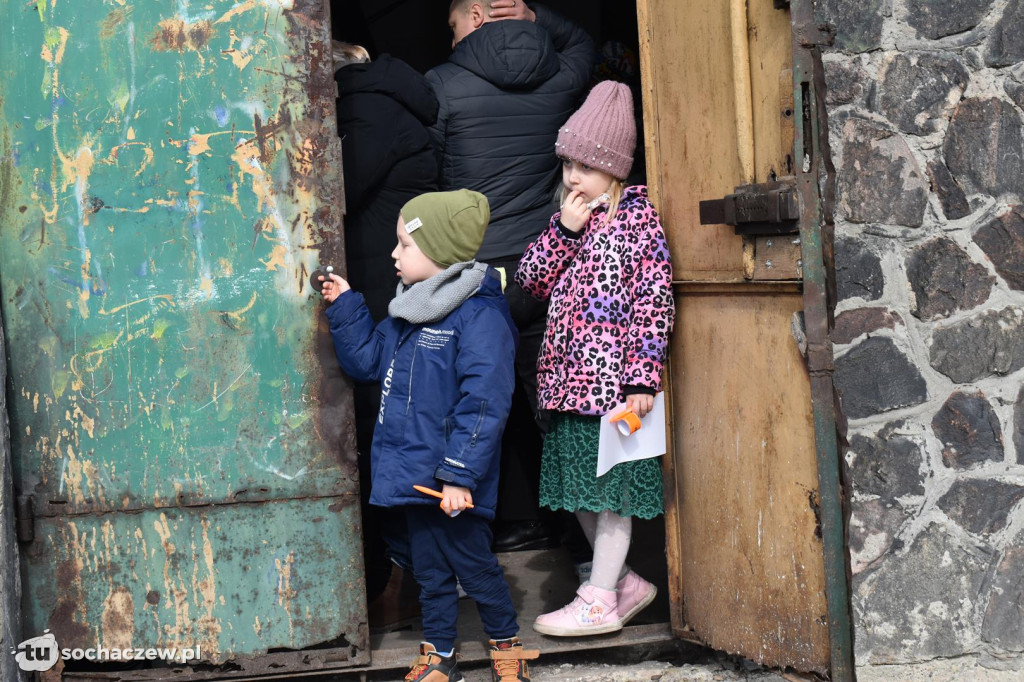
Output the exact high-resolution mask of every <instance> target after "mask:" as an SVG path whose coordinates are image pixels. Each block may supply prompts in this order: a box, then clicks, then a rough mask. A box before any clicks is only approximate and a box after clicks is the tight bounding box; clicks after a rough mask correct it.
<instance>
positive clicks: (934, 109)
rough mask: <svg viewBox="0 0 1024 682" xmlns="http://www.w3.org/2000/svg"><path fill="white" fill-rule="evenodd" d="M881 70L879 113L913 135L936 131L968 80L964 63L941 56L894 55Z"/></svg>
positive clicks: (933, 53) (928, 53)
mask: <svg viewBox="0 0 1024 682" xmlns="http://www.w3.org/2000/svg"><path fill="white" fill-rule="evenodd" d="M883 70H884V76H883V80H882V87H881V90H880V92H881V97H880V108H881V111H882V113H883V114H885V115H886V117H888V118H889V120H890V121H892V122H893V123H895V124H896V127H897V128H899V129H900V130H902V131H903V132H905V133H912V134H914V135H927V134H929V133H933V132H935V131H937V130H939V129H940V127H941V124H942V123H943V122H945V120H947V119H948V118H949V116H950V114H951V112H952V111H953V107H954V106H955V105H956V103H957V102H958V101H959V99H960V95H962V94H963V91H964V88H966V87H967V82H968V81H969V80H970V74H969V73H968V72H967V67H965V66H964V64H963V62H962V61H960V59H958V58H957V57H956V55H953V54H950V53H943V52H906V53H897V54H895V55H892V56H890V57H889V58H888V59H887V60H886V63H885V66H884V67H883Z"/></svg>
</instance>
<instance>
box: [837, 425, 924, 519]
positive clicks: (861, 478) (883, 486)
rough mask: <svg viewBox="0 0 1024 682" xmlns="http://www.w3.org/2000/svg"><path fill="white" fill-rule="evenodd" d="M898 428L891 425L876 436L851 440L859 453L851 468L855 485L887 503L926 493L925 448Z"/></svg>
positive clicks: (852, 449) (852, 448) (859, 489)
mask: <svg viewBox="0 0 1024 682" xmlns="http://www.w3.org/2000/svg"><path fill="white" fill-rule="evenodd" d="M894 431H895V425H893V424H888V425H886V426H885V428H883V429H882V430H881V431H879V432H878V434H877V435H875V436H873V437H868V436H861V435H854V436H853V437H852V438H851V439H850V450H851V451H852V452H853V453H855V454H856V457H855V458H854V460H853V464H852V465H851V467H850V474H851V478H852V480H853V486H854V488H855V489H856V490H858V491H860V492H864V493H869V494H872V495H878V496H879V497H881V498H882V499H883V500H884V501H886V502H892V501H894V500H895V499H896V498H898V497H904V496H906V495H923V494H924V483H923V482H922V474H921V463H922V462H923V461H924V455H923V454H922V452H921V447H920V446H919V445H918V444H917V443H916V442H915V441H914V440H912V439H910V438H907V437H905V436H899V435H896V434H895V433H894Z"/></svg>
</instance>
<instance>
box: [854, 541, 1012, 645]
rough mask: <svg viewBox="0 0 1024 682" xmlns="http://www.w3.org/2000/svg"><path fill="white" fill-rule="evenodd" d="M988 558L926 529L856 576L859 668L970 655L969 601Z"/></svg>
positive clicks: (976, 591)
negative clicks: (906, 546) (901, 549)
mask: <svg viewBox="0 0 1024 682" xmlns="http://www.w3.org/2000/svg"><path fill="white" fill-rule="evenodd" d="M991 560H992V555H991V552H990V551H988V550H986V549H985V548H982V547H975V546H963V545H961V544H960V543H958V542H957V540H956V539H955V538H954V537H952V536H950V535H948V534H947V533H946V532H945V530H944V529H943V528H942V527H941V526H939V525H937V524H931V525H930V526H928V527H927V528H926V529H925V530H924V531H922V532H921V534H920V535H918V536H917V538H916V539H915V540H914V542H913V544H912V545H911V546H910V549H909V550H907V552H906V553H904V554H902V555H900V554H897V555H893V556H889V557H887V558H885V559H883V560H882V561H881V565H880V566H879V567H878V569H876V570H875V571H873V572H870V573H862V574H861V575H860V576H854V599H853V600H854V608H855V609H856V611H857V615H858V624H859V627H858V629H857V639H856V647H857V648H856V658H857V661H858V663H860V664H864V663H875V664H879V663H903V662H907V661H920V660H927V659H930V658H935V657H939V656H959V655H961V654H963V653H965V652H967V651H970V650H971V646H972V644H971V643H972V641H973V640H974V639H975V638H977V631H978V627H979V626H978V624H977V623H976V622H975V618H974V613H973V607H972V604H974V603H977V601H978V599H979V593H980V591H981V588H982V585H983V582H984V576H985V571H986V570H987V568H988V566H989V564H990V563H991ZM935 604H939V605H941V606H940V607H939V608H934V607H933V605H935Z"/></svg>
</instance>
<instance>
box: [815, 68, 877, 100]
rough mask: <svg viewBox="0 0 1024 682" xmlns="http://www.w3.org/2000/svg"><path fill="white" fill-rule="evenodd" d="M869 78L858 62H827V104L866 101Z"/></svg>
mask: <svg viewBox="0 0 1024 682" xmlns="http://www.w3.org/2000/svg"><path fill="white" fill-rule="evenodd" d="M867 88H868V76H867V74H866V73H865V72H864V69H862V68H860V65H859V64H857V63H856V62H845V61H843V62H838V61H828V62H825V102H826V103H828V104H832V105H841V104H853V103H854V102H861V101H863V99H864V93H865V91H866V90H867Z"/></svg>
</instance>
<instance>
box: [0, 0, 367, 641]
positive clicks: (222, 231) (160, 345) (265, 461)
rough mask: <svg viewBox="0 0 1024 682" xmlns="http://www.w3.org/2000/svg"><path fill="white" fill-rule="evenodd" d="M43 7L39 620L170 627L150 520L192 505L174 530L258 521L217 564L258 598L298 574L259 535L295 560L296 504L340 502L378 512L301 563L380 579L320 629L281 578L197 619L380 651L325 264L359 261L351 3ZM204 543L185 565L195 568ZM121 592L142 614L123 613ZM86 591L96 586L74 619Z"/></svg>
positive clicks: (15, 288) (1, 87)
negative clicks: (339, 14) (337, 34)
mask: <svg viewBox="0 0 1024 682" xmlns="http://www.w3.org/2000/svg"><path fill="white" fill-rule="evenodd" d="M36 9H37V12H38V21H37V19H36V13H33V12H31V11H28V12H26V11H25V10H26V7H25V4H24V3H23V2H18V1H17V0H0V25H3V26H4V27H5V30H4V31H3V33H2V34H0V102H2V105H0V153H2V156H0V180H2V188H0V192H2V194H0V295H2V300H0V306H2V308H3V316H4V325H5V332H6V334H7V339H8V344H9V345H8V349H9V354H10V360H11V362H10V367H9V369H10V378H9V386H10V387H12V392H11V395H10V400H9V404H8V409H9V410H10V417H11V426H12V450H13V452H14V453H15V475H16V481H17V485H18V487H19V490H20V492H21V493H23V494H27V495H31V496H32V497H33V500H34V511H35V514H36V516H37V519H38V523H37V525H38V526H39V529H38V530H37V533H36V535H37V537H39V538H41V539H40V540H37V543H36V544H37V545H38V544H39V543H46V549H45V551H43V550H41V549H39V548H37V547H35V546H33V548H32V551H30V552H29V553H30V554H31V555H32V556H33V559H32V560H31V562H32V563H31V566H32V569H33V570H31V571H29V572H28V573H27V575H28V578H27V580H26V582H27V585H26V594H27V595H29V596H28V600H27V602H26V617H27V623H26V628H27V630H30V631H33V632H34V631H39V632H41V631H42V629H43V628H47V627H49V628H50V629H51V630H53V631H54V632H58V628H66V629H68V631H67V632H65V633H64V634H65V636H66V637H77V636H79V635H80V636H82V637H92V638H96V637H104V638H105V637H113V638H117V637H123V636H129V637H130V638H132V641H133V642H135V643H136V644H137V645H139V646H148V645H149V644H153V643H158V642H162V641H166V636H167V634H166V631H165V630H162V629H161V627H162V626H161V625H160V624H159V622H158V621H160V622H162V617H161V618H156V619H155V620H154V618H153V615H154V609H153V608H152V605H150V607H146V606H145V604H146V600H145V597H146V594H147V591H146V589H147V588H146V586H145V585H143V584H142V583H144V582H146V581H149V582H154V581H156V579H157V578H158V577H159V576H160V571H159V570H157V568H154V567H152V566H151V567H149V568H146V571H147V576H149V577H148V578H147V579H146V580H142V579H141V578H138V577H137V576H136V574H137V573H138V571H139V570H141V569H140V567H141V566H142V565H143V564H147V565H148V563H147V562H151V561H155V560H156V559H154V555H152V553H150V554H147V555H145V556H143V555H141V554H139V551H140V546H141V545H139V544H138V543H137V542H136V541H135V540H134V539H133V538H134V535H132V532H131V531H132V529H134V528H136V526H137V524H138V523H139V519H140V514H141V515H142V516H144V517H145V518H151V517H153V515H160V514H167V515H172V514H173V515H176V518H180V524H179V525H178V526H177V527H170V529H169V531H168V532H169V536H168V537H167V538H166V540H165V542H167V543H170V544H171V545H174V546H177V547H193V544H194V541H195V535H194V534H195V532H196V528H198V527H200V526H201V525H202V522H203V519H205V518H207V515H209V514H212V512H211V511H210V507H209V505H218V507H219V506H225V505H226V506H230V507H232V509H234V511H233V512H231V513H233V514H237V516H236V517H235V519H236V520H235V521H233V522H232V523H233V524H235V525H236V526H237V528H238V529H239V534H238V535H237V536H233V535H232V534H231V533H230V532H225V533H224V534H222V535H217V536H215V537H213V536H211V540H210V548H209V556H211V557H212V558H213V559H212V560H213V562H214V567H213V568H212V569H211V570H212V572H213V574H214V578H213V582H214V583H216V584H217V585H221V584H224V585H229V584H231V585H233V584H235V583H238V585H239V586H240V587H239V588H238V589H243V588H244V587H245V586H246V585H247V584H248V583H247V582H246V581H249V580H251V579H253V576H254V575H255V574H256V573H258V572H259V571H260V570H264V571H265V570H269V567H270V566H271V565H272V563H271V564H270V565H262V568H261V566H260V565H256V564H252V563H246V562H241V561H237V558H238V557H239V556H240V555H241V554H242V553H245V552H246V551H248V550H247V549H246V547H244V546H243V545H244V543H246V542H250V541H251V542H255V543H257V544H259V547H258V548H253V549H252V550H251V551H252V557H251V561H256V562H260V561H263V562H267V561H271V558H272V557H276V559H275V560H278V561H280V556H278V555H277V554H275V553H274V552H272V551H270V549H272V547H270V546H268V545H267V543H271V544H272V543H274V542H280V541H281V538H283V537H285V536H287V535H289V534H293V535H295V536H297V537H298V536H303V534H304V533H307V531H309V528H307V527H306V525H305V524H306V523H308V520H307V519H306V518H304V517H303V516H302V515H301V514H297V513H296V514H291V515H289V513H285V512H281V511H280V510H284V509H301V508H304V506H308V505H314V506H315V505H321V504H322V505H327V504H331V502H330V501H331V500H333V501H334V502H333V504H336V505H339V508H344V509H347V510H348V509H351V510H353V511H348V512H346V513H345V514H339V513H334V514H329V515H324V516H323V519H322V521H320V522H319V525H318V527H317V533H319V534H320V535H321V536H322V538H323V540H324V542H327V541H328V540H331V539H333V538H337V539H338V542H340V543H341V544H340V545H339V547H340V550H338V551H330V552H328V551H325V550H324V549H323V546H322V543H321V544H315V543H314V544H310V545H309V547H308V548H304V547H302V546H297V545H296V546H294V548H293V551H294V556H293V559H292V560H291V561H292V562H293V563H294V565H295V566H296V567H298V566H303V567H305V568H304V570H306V571H313V570H314V567H315V571H318V572H321V573H324V574H325V575H334V576H338V580H340V581H341V582H343V583H345V584H348V585H349V586H357V587H358V589H349V590H347V591H345V592H344V594H342V595H341V596H340V597H339V593H338V592H337V590H336V589H335V587H334V586H333V585H331V584H325V583H322V582H320V581H309V582H305V583H303V585H304V587H303V591H302V592H301V593H297V594H296V595H295V597H296V599H297V600H299V601H303V603H308V604H314V605H320V606H321V607H323V605H325V604H327V605H331V604H334V605H335V606H336V608H333V609H332V608H319V609H314V615H313V617H312V618H311V619H301V618H296V617H294V614H292V617H290V618H288V619H285V618H283V616H282V617H280V618H275V617H274V616H273V615H272V614H274V613H277V612H278V611H275V609H279V608H280V605H278V606H274V605H273V604H269V603H265V600H266V594H268V593H262V592H259V591H258V590H256V591H255V592H253V595H254V596H252V598H251V599H250V598H247V599H244V600H242V601H240V602H238V603H236V604H234V605H231V606H230V608H226V609H220V608H219V607H217V608H214V609H213V610H212V611H211V612H210V614H209V615H208V618H209V619H212V621H209V622H205V623H204V624H203V625H202V627H206V628H208V629H209V633H215V634H211V635H209V637H207V636H206V635H203V634H202V631H201V630H202V628H200V627H199V626H198V625H196V626H195V627H192V628H191V629H189V628H184V629H182V630H181V631H180V632H179V633H178V635H180V637H181V638H184V639H188V638H192V639H193V640H196V641H198V640H203V641H204V647H203V652H204V656H205V655H207V653H209V655H210V656H217V657H225V656H230V655H247V654H254V653H259V652H261V651H266V649H267V648H277V647H292V646H308V645H310V644H313V643H316V642H317V641H323V640H325V639H331V638H333V637H335V636H337V635H338V634H340V633H342V632H346V633H348V635H347V637H348V641H349V642H350V643H353V644H355V645H356V646H363V647H364V648H365V644H366V643H365V641H364V640H363V639H361V638H360V637H361V635H360V634H359V633H358V632H357V630H358V625H359V622H360V621H361V620H362V618H361V616H359V615H358V614H359V613H361V609H362V608H363V606H362V591H361V590H362V588H361V585H362V582H361V581H362V576H361V573H360V572H359V571H361V568H360V567H359V563H360V560H359V556H360V547H359V543H358V542H357V541H356V539H357V538H358V528H359V519H358V505H357V504H356V505H353V504H352V501H353V500H357V499H358V497H357V495H358V487H357V480H356V469H357V468H356V464H355V461H354V458H355V454H354V439H353V436H352V424H351V417H350V412H351V397H350V393H349V391H348V389H347V387H346V385H345V382H344V380H343V379H342V377H341V375H340V372H339V370H338V369H337V366H336V362H335V361H334V360H333V353H332V351H331V345H330V339H329V336H328V335H327V333H326V330H325V329H323V328H321V326H320V324H321V323H320V316H319V305H320V303H319V301H318V296H316V295H315V294H313V292H311V291H310V290H309V285H308V273H309V272H310V271H312V270H313V269H315V267H316V266H317V265H318V264H319V263H320V262H321V261H325V262H333V263H337V262H341V259H342V239H341V231H340V225H341V207H342V202H343V197H342V191H341V178H340V168H341V164H340V144H339V142H338V140H337V138H336V136H335V134H334V121H333V107H332V104H333V97H334V90H333V79H332V69H331V65H330V52H329V49H328V47H327V45H328V26H327V17H326V9H325V4H324V3H322V2H318V1H314V0H305V1H296V2H291V1H288V0H245V1H244V2H232V1H229V0H209V1H208V2H204V3H191V2H188V1H187V0H186V1H180V2H138V1H134V2H133V1H132V0H106V1H105V2H102V3H99V2H93V3H77V2H70V1H69V0H51V1H50V2H45V1H43V0H39V2H37V3H36ZM264 501H265V502H267V505H266V506H260V505H258V504H253V503H259V502H264ZM281 501H289V502H287V504H285V502H281ZM182 505H188V508H178V507H181V506H182ZM250 505H251V506H250ZM282 505H283V506H282ZM271 508H272V509H273V510H277V511H273V512H272V511H271ZM97 515H101V516H97ZM275 515H278V516H275ZM101 520H102V523H101ZM102 524H109V525H110V530H109V532H110V533H111V536H112V538H115V540H112V543H113V544H112V545H111V546H116V547H117V548H118V549H117V551H116V552H113V553H111V552H107V553H106V554H102V553H100V552H99V550H98V549H97V547H96V546H94V545H92V544H85V545H82V544H78V545H75V544H74V542H79V541H78V540H75V539H74V533H73V532H72V531H71V530H70V529H72V528H79V529H81V528H85V527H89V528H91V529H92V530H91V531H90V532H93V533H96V532H99V531H97V530H96V528H97V527H98V526H102ZM42 529H49V530H46V532H40V530H42ZM143 531H144V532H145V533H149V530H148V529H146V528H143ZM261 536H262V537H264V538H265V539H264V540H259V539H258V538H260V537H261ZM147 546H148V547H150V549H152V547H153V542H152V539H149V540H147ZM197 556H199V555H198V554H196V553H195V552H193V551H192V550H189V551H185V552H184V553H178V552H172V553H165V556H164V557H163V559H161V560H162V561H164V563H163V564H162V565H163V567H164V569H166V570H170V569H168V568H167V567H168V566H171V565H173V567H175V568H176V569H181V570H182V575H183V576H185V575H186V574H187V571H185V570H184V566H186V565H188V562H195V561H198V559H197V558H196V557H197ZM47 557H51V558H50V559H48V558H47ZM61 557H63V558H61ZM72 557H73V558H74V560H73V561H72V559H71V558H72ZM204 558H205V557H204ZM68 562H70V563H68ZM183 562H184V563H183ZM195 566H199V564H195ZM90 567H91V568H90ZM199 568H200V569H201V566H199ZM197 570H199V569H197ZM201 573H202V571H201V570H199V573H197V574H196V576H199V577H195V576H193V577H191V578H187V579H186V578H182V580H185V581H186V582H188V581H189V580H190V581H191V583H190V584H189V585H187V586H186V588H183V590H182V592H181V594H182V596H181V600H184V601H182V604H187V605H190V606H189V608H190V609H191V613H198V612H199V611H200V610H201V609H202V608H206V607H207V606H209V603H210V602H209V600H208V595H204V594H203V593H202V589H201V584H202V583H203V581H204V580H206V579H205V578H202V576H201ZM154 576H156V577H154ZM166 579H167V578H166V576H164V580H166ZM261 579H262V578H261ZM94 580H96V581H100V582H96V583H93V582H91V581H94ZM111 581H114V582H113V583H112V582H111ZM328 582H329V581H328ZM114 583H116V587H117V594H118V595H121V596H119V597H118V600H119V601H118V603H119V604H122V605H123V604H124V603H129V602H130V603H131V604H133V605H134V607H133V608H134V616H133V618H131V619H129V620H130V621H131V622H132V623H134V625H133V626H132V627H131V628H127V626H125V625H124V623H125V622H128V620H126V619H123V618H122V619H120V620H118V619H109V618H108V619H106V620H104V619H103V618H102V617H101V616H100V614H102V613H103V607H104V603H106V602H105V601H104V600H108V599H109V597H110V594H111V591H110V590H111V589H112V588H111V585H112V584H114ZM74 584H78V585H79V588H78V589H79V590H80V594H81V599H82V602H81V603H80V604H78V605H76V606H75V609H74V610H73V611H71V612H70V614H69V616H68V617H69V620H67V622H63V621H62V620H61V618H62V616H61V613H62V612H61V610H60V608H59V606H60V604H62V603H63V602H62V601H61V600H62V599H65V600H66V590H67V589H68V587H69V585H74ZM220 589H221V588H220V587H218V588H217V590H215V594H216V595H217V596H218V597H220V595H222V594H224V592H221V591H220ZM254 589H255V587H254ZM339 599H340V601H339ZM180 605H181V604H179V606H180ZM161 608H162V607H161ZM147 609H148V610H147ZM239 610H240V611H239ZM264 611H265V612H266V613H267V614H270V615H268V616H267V618H266V619H261V626H260V629H259V632H258V633H257V634H256V635H253V636H242V635H241V634H239V632H238V630H239V626H237V625H236V621H237V620H238V619H241V621H243V622H246V623H248V622H249V621H250V620H251V619H252V617H253V615H254V614H255V612H261V613H262V612H264ZM240 614H241V615H240ZM97 617H99V620H97ZM286 620H287V621H288V622H287V624H286V623H285V621H286ZM196 622H198V621H196ZM214 624H215V625H216V627H214ZM77 627H81V628H85V629H84V630H81V631H80V632H79V631H76V630H75V628H77ZM246 627H248V626H246ZM197 628H199V629H197ZM303 628H305V629H304V630H303ZM241 629H243V630H244V629H245V628H241ZM229 631H230V632H231V634H230V636H229V635H228V634H226V633H228V632H229ZM76 632H77V634H76ZM359 632H362V631H359ZM126 633H128V634H126ZM178 635H176V636H178ZM204 637H205V639H204ZM211 638H212V639H211ZM207 640H209V641H208V642H207ZM76 641H78V640H76ZM83 641H84V640H83ZM93 643H95V642H93ZM207 644H208V646H207Z"/></svg>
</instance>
